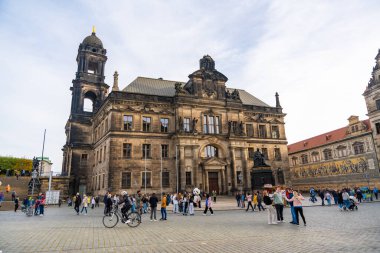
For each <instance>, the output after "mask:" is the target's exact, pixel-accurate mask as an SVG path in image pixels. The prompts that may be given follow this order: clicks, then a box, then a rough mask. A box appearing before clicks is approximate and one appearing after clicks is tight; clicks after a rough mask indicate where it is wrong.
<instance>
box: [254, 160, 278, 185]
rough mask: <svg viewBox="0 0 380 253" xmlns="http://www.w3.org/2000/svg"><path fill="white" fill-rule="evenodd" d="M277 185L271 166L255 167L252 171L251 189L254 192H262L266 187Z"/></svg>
mask: <svg viewBox="0 0 380 253" xmlns="http://www.w3.org/2000/svg"><path fill="white" fill-rule="evenodd" d="M269 184H271V185H275V180H274V177H273V173H272V169H271V167H270V166H260V167H253V168H252V171H251V187H252V189H254V190H262V189H263V188H264V185H269Z"/></svg>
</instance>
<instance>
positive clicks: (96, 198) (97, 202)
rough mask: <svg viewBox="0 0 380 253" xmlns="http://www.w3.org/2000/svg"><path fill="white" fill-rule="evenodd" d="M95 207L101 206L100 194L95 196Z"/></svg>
mask: <svg viewBox="0 0 380 253" xmlns="http://www.w3.org/2000/svg"><path fill="white" fill-rule="evenodd" d="M95 207H99V196H96V197H95Z"/></svg>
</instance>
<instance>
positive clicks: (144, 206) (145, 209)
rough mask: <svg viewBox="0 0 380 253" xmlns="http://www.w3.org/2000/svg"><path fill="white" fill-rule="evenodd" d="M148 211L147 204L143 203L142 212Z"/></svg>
mask: <svg viewBox="0 0 380 253" xmlns="http://www.w3.org/2000/svg"><path fill="white" fill-rule="evenodd" d="M147 209H148V203H143V212H144V213H146V211H147Z"/></svg>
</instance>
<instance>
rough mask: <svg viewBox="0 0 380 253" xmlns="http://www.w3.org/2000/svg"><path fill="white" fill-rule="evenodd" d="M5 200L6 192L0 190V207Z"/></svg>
mask: <svg viewBox="0 0 380 253" xmlns="http://www.w3.org/2000/svg"><path fill="white" fill-rule="evenodd" d="M3 201H4V193H3V192H0V207H1V203H2V202H3Z"/></svg>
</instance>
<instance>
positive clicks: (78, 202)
mask: <svg viewBox="0 0 380 253" xmlns="http://www.w3.org/2000/svg"><path fill="white" fill-rule="evenodd" d="M81 202H82V199H81V197H80V195H79V192H78V193H77V195H76V196H75V202H74V209H75V211H76V212H77V215H79V206H80V204H81Z"/></svg>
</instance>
